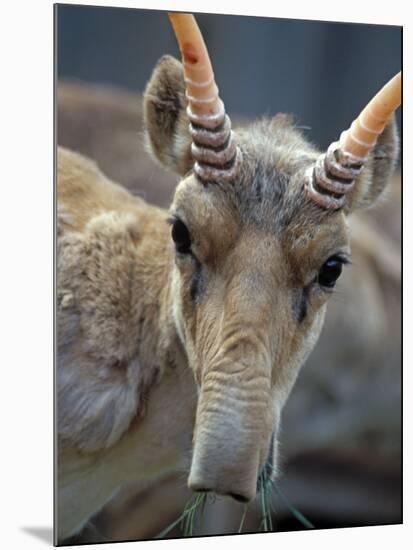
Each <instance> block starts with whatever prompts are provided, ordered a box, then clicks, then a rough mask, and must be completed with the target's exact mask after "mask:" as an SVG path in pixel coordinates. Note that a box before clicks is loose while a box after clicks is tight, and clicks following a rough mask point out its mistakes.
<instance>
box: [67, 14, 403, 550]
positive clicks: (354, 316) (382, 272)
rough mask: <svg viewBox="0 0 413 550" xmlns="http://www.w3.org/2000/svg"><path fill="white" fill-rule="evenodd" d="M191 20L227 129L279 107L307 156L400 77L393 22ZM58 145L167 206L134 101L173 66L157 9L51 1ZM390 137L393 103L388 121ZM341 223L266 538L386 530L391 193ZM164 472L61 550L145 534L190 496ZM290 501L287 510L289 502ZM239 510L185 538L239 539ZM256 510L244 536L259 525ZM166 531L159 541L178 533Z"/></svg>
mask: <svg viewBox="0 0 413 550" xmlns="http://www.w3.org/2000/svg"><path fill="white" fill-rule="evenodd" d="M197 20H198V22H199V25H200V27H201V30H202V32H203V35H204V38H205V41H206V43H207V45H208V49H209V52H210V55H211V58H212V62H213V65H214V72H215V75H216V79H217V82H218V84H219V87H220V92H221V96H222V98H223V99H224V101H225V103H226V106H227V110H228V111H229V113H230V114H231V117H232V119H233V123H234V126H235V127H236V125H237V121H238V122H239V123H240V122H245V121H246V120H248V119H251V118H256V117H261V116H264V115H273V114H275V113H276V112H279V111H282V112H289V113H293V114H294V115H295V119H296V122H297V125H299V126H302V127H303V131H304V132H305V134H306V135H307V137H308V138H309V139H310V140H311V141H313V142H314V143H316V144H317V145H318V146H319V147H320V148H325V147H327V146H328V144H329V143H330V142H331V141H333V140H335V139H336V138H337V137H338V136H339V133H340V132H341V131H342V130H343V129H345V128H346V127H347V126H348V125H349V123H350V122H351V121H352V119H353V118H354V116H355V115H357V114H358V112H359V111H360V108H361V107H363V106H364V104H365V103H366V101H368V100H369V99H370V98H371V97H372V95H373V94H374V93H375V92H376V91H377V90H378V89H379V88H380V87H381V86H382V85H383V84H384V83H385V82H386V81H387V80H388V79H389V78H390V77H391V76H393V75H394V74H395V73H396V72H398V71H399V70H400V68H401V64H402V59H401V32H402V29H401V27H390V26H380V25H355V24H349V23H345V24H344V23H322V22H313V21H296V20H281V19H269V18H264V17H254V18H252V17H242V16H223V15H219V16H215V15H206V14H200V15H198V16H197ZM56 49H57V57H56V60H57V74H56V76H57V141H58V144H59V145H64V146H66V147H69V148H72V149H74V150H77V151H80V152H82V153H83V154H85V155H87V156H89V157H91V158H93V159H95V160H96V161H97V162H98V164H99V165H100V167H101V169H102V170H103V171H104V172H105V173H106V174H107V175H108V176H109V177H111V178H112V179H114V180H115V181H118V182H119V183H121V184H123V185H124V186H125V187H127V188H128V189H129V190H130V191H131V192H132V193H134V194H136V195H140V196H143V197H144V198H145V199H147V200H148V201H150V202H154V203H156V204H159V205H161V206H165V207H166V206H168V204H169V202H170V200H171V197H172V195H173V190H174V186H175V184H176V177H175V176H173V175H171V174H168V173H166V172H165V171H163V170H162V169H161V168H160V167H158V166H157V165H156V164H155V163H154V162H153V161H152V160H151V159H150V158H149V156H148V155H147V154H146V153H145V151H144V150H143V146H142V108H141V94H142V91H143V89H144V87H145V84H146V82H147V81H148V79H149V77H150V74H151V71H152V69H153V67H154V65H155V64H156V62H157V61H158V59H159V58H160V57H161V56H162V55H163V54H166V53H169V54H172V55H174V56H175V57H179V56H178V48H177V45H176V41H175V37H174V36H173V34H172V30H171V28H170V25H169V22H168V19H167V16H166V13H164V12H159V11H150V10H130V9H126V8H100V7H86V6H69V5H67V6H65V5H58V6H57V7H56ZM397 116H398V122H399V128H400V123H401V120H400V116H401V115H400V109H399V112H398V115H397ZM389 187H390V189H389V191H388V193H387V196H386V198H385V199H384V200H382V201H381V203H380V205H379V206H378V207H376V208H375V209H373V210H372V211H369V212H364V213H362V214H360V215H358V214H357V215H354V216H353V217H352V220H351V230H352V235H353V241H352V248H353V265H352V266H351V267H349V269H346V270H345V273H344V275H343V276H342V277H341V279H340V284H339V287H338V291H337V292H336V293H335V295H334V296H333V298H332V300H331V302H330V306H329V310H328V314H327V319H326V324H325V328H324V330H323V333H322V336H321V339H320V342H319V343H318V345H317V347H316V349H315V351H314V352H313V354H312V355H311V357H310V359H309V360H308V362H307V364H306V365H305V367H304V368H303V370H302V372H301V374H300V376H299V379H298V382H297V384H296V386H295V388H294V389H293V392H292V395H291V397H290V399H289V401H288V403H287V405H286V407H285V412H284V417H283V422H282V431H281V435H280V445H281V459H282V475H281V477H280V480H279V489H280V490H281V491H282V494H283V495H284V497H280V495H277V494H275V493H274V496H273V506H274V510H275V512H274V514H273V526H274V530H275V531H284V530H293V529H305V528H306V526H305V522H304V523H303V521H302V520H300V518H299V517H297V510H299V511H300V512H302V513H303V514H305V516H306V517H307V518H308V519H309V520H310V521H311V523H312V524H314V526H315V527H316V528H328V527H348V526H361V525H376V524H389V523H400V522H401V521H402V510H401V498H402V479H401V327H400V320H401V281H400V279H401V277H400V260H401V258H400V256H401V250H400V238H401V183H400V173H399V171H397V172H396V174H395V176H394V178H393V180H392V183H391V185H390V186H389ZM185 482H186V480H185V476H184V475H183V474H182V473H181V474H179V475H171V476H169V477H168V478H167V479H164V480H162V481H160V482H159V483H158V484H157V485H156V486H153V487H150V488H148V489H147V490H146V491H145V493H142V492H141V493H139V494H138V493H137V492H136V489H135V488H134V487H133V486H132V487H125V489H124V490H122V491H121V492H120V493H119V494H118V496H117V497H115V498H114V499H113V500H112V501H111V502H110V503H108V505H107V506H106V507H105V508H104V509H103V510H102V512H100V513H99V514H98V515H97V516H96V517H95V518H93V519H92V521H91V522H90V523H89V525H88V526H87V527H86V529H85V530H84V532H83V533H81V534H79V535H78V536H77V537H75V538H74V539H73V540H71V541H68V542H70V543H79V542H99V541H108V540H133V539H148V538H152V537H154V536H156V535H157V534H158V533H159V532H161V531H162V529H163V528H164V527H166V526H167V525H168V524H169V523H171V522H173V520H174V519H176V518H177V517H178V516H179V514H180V513H181V512H182V510H183V508H184V506H185V504H186V502H187V500H188V499H189V498H190V497H191V494H190V493H189V491H188V490H187V489H186V486H185ZM292 507H293V508H292ZM243 510H244V509H243V506H241V505H240V504H237V503H233V502H231V501H228V500H227V499H221V498H217V499H215V501H214V502H209V503H207V506H206V510H205V513H204V516H203V520H202V522H199V524H198V525H197V529H196V533H197V534H221V533H222V534H223V533H233V532H238V529H239V525H240V520H241V517H242V514H243ZM260 521H261V511H260V506H259V503H258V502H257V503H254V504H253V505H251V506H250V507H249V509H248V513H247V516H246V518H245V522H244V525H243V531H244V532H257V531H258V530H260V528H261V526H260ZM181 534H182V531H181V530H180V528H179V526H177V527H176V528H175V529H173V530H172V531H171V532H170V533H169V535H168V536H180V535H181Z"/></svg>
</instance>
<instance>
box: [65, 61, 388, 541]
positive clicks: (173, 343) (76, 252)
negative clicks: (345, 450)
mask: <svg viewBox="0 0 413 550" xmlns="http://www.w3.org/2000/svg"><path fill="white" fill-rule="evenodd" d="M145 98H146V99H145V101H146V103H145V106H146V110H145V115H146V124H147V133H148V139H149V143H150V146H151V149H152V151H153V153H154V154H155V156H156V157H157V158H158V159H159V160H160V161H161V162H163V163H164V164H165V165H166V166H168V167H169V168H172V169H174V170H175V171H176V172H177V173H179V174H181V175H182V176H185V177H184V178H183V180H182V181H181V183H180V184H179V186H178V188H177V191H176V193H175V198H174V202H173V205H172V207H171V211H170V213H169V215H172V216H178V217H179V218H180V219H181V220H182V221H183V222H185V225H186V226H187V227H188V228H189V230H190V235H191V254H183V253H180V252H179V251H178V252H177V251H176V250H175V246H174V243H173V242H172V240H171V238H170V231H171V228H170V226H169V225H168V224H167V223H166V219H167V217H168V213H167V212H166V211H163V210H160V209H158V208H155V207H152V206H149V205H148V204H147V203H145V202H144V201H143V200H141V199H139V198H136V197H133V196H131V195H130V194H129V193H128V192H127V191H125V190H124V189H122V188H121V187H119V186H117V185H116V184H114V183H112V182H110V181H108V180H107V179H106V178H105V177H104V176H103V175H102V174H101V173H100V172H99V171H98V170H97V168H96V167H95V166H94V165H93V164H92V163H91V162H90V161H88V160H86V159H84V158H82V157H80V156H79V155H76V154H74V153H71V152H68V151H65V150H63V149H61V150H59V153H58V160H59V174H58V186H59V195H58V224H59V225H58V231H59V244H58V247H59V255H58V353H59V358H58V431H59V475H60V481H59V519H60V525H59V533H60V537H61V538H64V537H66V536H68V535H70V534H72V533H74V532H76V531H77V530H79V529H80V528H81V527H82V525H83V524H84V523H85V522H86V521H87V519H88V518H89V517H90V516H91V515H92V514H93V513H95V512H96V511H97V510H98V509H99V508H100V507H101V506H102V505H103V504H104V503H105V502H106V501H107V500H108V499H109V498H110V497H111V496H112V494H113V493H114V492H115V491H116V490H117V488H119V487H120V486H121V485H122V484H124V483H126V482H128V481H131V480H136V481H138V482H142V486H144V485H145V484H147V483H149V482H150V480H151V479H154V478H156V477H159V476H162V475H163V474H164V473H165V472H167V471H170V470H171V469H176V468H178V469H180V468H182V469H185V470H186V469H187V468H188V466H189V465H191V471H190V476H189V486H190V487H191V488H192V489H194V490H212V491H215V492H218V493H221V494H230V495H232V496H234V497H235V498H239V499H243V500H249V499H251V498H253V497H254V495H255V487H256V480H257V475H258V473H259V471H260V469H261V468H262V467H263V465H264V464H265V462H266V461H267V459H269V458H270V459H271V461H272V462H273V464H274V466H276V463H277V450H276V449H277V445H276V434H277V430H278V425H279V421H280V414H281V410H282V407H283V405H284V403H285V400H286V398H287V396H288V394H289V392H290V390H291V387H292V385H293V383H294V381H295V379H296V376H297V374H298V370H299V367H300V366H301V365H302V363H303V362H304V360H305V358H306V357H307V356H308V354H309V353H310V351H311V349H312V348H313V346H314V344H315V342H316V341H317V338H318V336H319V333H320V330H321V327H322V322H323V319H324V314H325V308H326V302H327V299H328V295H329V291H326V289H323V288H320V285H319V284H318V283H317V274H318V273H319V270H320V268H321V266H323V264H324V263H325V262H326V261H327V260H328V258H330V257H331V256H334V255H336V254H340V255H345V256H348V255H349V243H348V235H347V221H346V214H347V212H344V211H338V212H334V213H331V212H329V213H326V212H323V211H320V209H319V208H317V206H316V205H314V204H312V203H311V202H309V201H308V200H307V199H306V197H305V195H304V194H303V193H302V191H301V181H302V174H303V173H304V172H305V170H306V169H307V168H308V167H309V166H310V165H311V163H313V162H314V159H315V158H316V157H317V155H318V152H317V151H316V150H314V149H313V148H312V147H311V146H310V145H309V144H308V143H306V142H305V140H304V139H303V138H302V136H301V135H300V134H299V132H298V131H296V130H294V129H293V128H292V126H291V123H290V121H289V120H288V119H286V118H285V117H280V116H279V117H276V118H274V119H273V120H269V121H262V122H260V123H257V124H255V125H252V126H251V127H249V128H246V129H243V130H239V131H238V133H237V138H238V143H239V144H240V147H241V149H242V152H243V165H242V174H241V175H240V177H239V179H238V180H237V182H236V183H235V184H234V185H230V186H228V185H225V186H224V185H220V184H210V185H205V184H203V183H201V182H200V181H198V179H197V178H196V177H195V176H194V175H193V173H192V172H191V162H192V161H191V155H190V153H189V147H190V138H189V134H188V131H187V119H186V114H185V105H186V103H185V98H184V85H183V78H182V69H181V67H180V64H179V63H178V62H176V61H174V60H172V59H171V58H164V59H163V60H162V61H161V63H160V64H159V66H158V68H157V70H156V71H155V73H154V76H153V78H152V80H151V82H150V83H149V85H148V88H147V91H146V96H145ZM378 152H379V153H380V154H379V155H378V154H377V153H378ZM396 155H397V139H396V135H395V130H394V124H393V123H391V124H390V125H389V126H388V128H387V129H386V130H385V132H384V133H383V135H382V136H381V138H380V139H379V142H378V144H377V146H376V149H375V151H373V154H372V155H371V159H370V162H369V163H368V165H367V166H366V167H365V170H364V172H363V174H362V176H361V177H360V178H359V181H358V182H356V183H357V185H356V186H355V190H354V193H353V194H352V198H351V201H350V202H349V204H350V207H349V209H348V210H351V209H354V208H356V207H358V206H359V205H364V204H369V203H370V202H371V200H373V199H374V198H376V196H378V195H379V194H380V192H381V191H382V189H383V188H384V186H385V184H386V182H387V179H388V177H389V175H390V174H391V171H392V168H393V166H394V162H395V158H396ZM375 157H378V158H375ZM197 393H198V398H197ZM145 409H146V410H145ZM194 422H195V426H194ZM192 437H193V444H192V442H191V439H192ZM271 442H273V445H271ZM192 448H193V456H192V460H191V449H192ZM270 448H272V449H273V452H272V456H271V457H269V450H270Z"/></svg>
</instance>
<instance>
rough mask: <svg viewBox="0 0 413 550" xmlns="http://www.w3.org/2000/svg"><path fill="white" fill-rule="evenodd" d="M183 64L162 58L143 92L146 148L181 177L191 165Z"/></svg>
mask: <svg viewBox="0 0 413 550" xmlns="http://www.w3.org/2000/svg"><path fill="white" fill-rule="evenodd" d="M186 107H187V99H186V97H185V81H184V73H183V67H182V64H181V63H180V62H179V61H177V60H176V59H174V58H173V57H171V56H169V55H165V56H163V57H161V59H160V60H159V61H158V64H157V65H156V67H155V69H154V71H153V73H152V76H151V79H150V80H149V82H148V84H147V86H146V89H145V93H144V123H145V138H146V144H147V147H148V149H149V151H150V152H151V153H152V154H153V155H154V156H155V158H156V159H157V160H158V161H159V162H160V163H161V164H162V165H163V166H164V167H166V168H169V169H170V170H172V171H173V172H175V173H177V174H179V175H181V176H183V175H184V174H186V173H187V172H188V171H189V170H190V169H191V168H192V165H193V159H192V155H191V141H192V139H191V135H190V133H189V119H188V116H187V114H186Z"/></svg>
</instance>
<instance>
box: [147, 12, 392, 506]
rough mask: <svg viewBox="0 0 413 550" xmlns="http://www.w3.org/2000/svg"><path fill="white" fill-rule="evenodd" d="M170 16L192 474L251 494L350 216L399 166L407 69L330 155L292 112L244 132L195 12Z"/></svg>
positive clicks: (320, 315) (343, 252)
mask: <svg viewBox="0 0 413 550" xmlns="http://www.w3.org/2000/svg"><path fill="white" fill-rule="evenodd" d="M170 19H171V22H172V25H173V28H174V31H175V34H176V36H177V40H178V44H179V47H180V51H181V54H182V64H181V63H180V62H178V61H177V60H175V59H174V58H172V57H170V56H165V57H163V58H162V59H161V60H160V61H159V63H158V65H157V67H156V68H155V70H154V72H153V75H152V77H151V79H150V81H149V83H148V86H147V88H146V91H145V122H146V132H147V140H148V144H149V147H150V149H151V151H152V153H153V154H154V156H155V157H156V158H157V159H158V160H159V161H160V162H161V163H162V164H163V165H164V166H166V167H167V168H170V169H172V170H173V171H175V172H176V173H177V174H179V175H180V176H181V180H180V182H179V185H178V186H177V189H176V192H175V196H174V200H173V204H172V206H171V209H170V223H171V226H172V231H171V233H172V239H171V246H174V248H175V250H174V265H173V273H172V288H173V299H172V302H173V303H172V310H173V318H174V322H175V325H176V330H177V333H178V334H179V337H180V339H181V340H182V343H183V345H184V347H185V349H186V352H187V356H188V362H189V365H190V367H191V369H192V370H193V373H194V377H195V380H196V383H197V387H198V391H199V398H198V404H197V413H196V422H195V428H194V433H193V455H192V463H191V469H190V474H189V480H188V484H189V487H190V488H192V489H193V490H195V491H214V492H216V493H219V494H226V495H231V496H233V497H234V498H236V499H238V500H241V501H248V500H250V499H252V498H254V496H255V494H256V486H257V478H258V476H259V473H260V471H261V469H262V468H263V467H264V466H265V464H266V463H267V461H270V462H271V463H272V464H273V465H274V468H276V466H277V432H278V426H279V423H280V415H281V411H282V408H283V405H284V403H285V401H286V399H287V397H288V394H289V392H290V390H291V388H292V386H293V384H294V381H295V379H296V377H297V374H298V371H299V369H300V366H301V365H302V364H303V362H304V361H305V359H306V357H307V356H308V354H309V353H310V351H311V350H312V348H313V347H314V345H315V343H316V341H317V339H318V337H319V334H320V331H321V328H322V324H323V320H324V315H325V311H326V304H327V301H328V299H329V297H330V296H331V294H332V292H333V289H334V286H335V284H336V281H337V279H338V278H339V276H340V273H341V271H342V268H343V265H344V264H347V263H348V262H349V260H350V248H349V238H348V231H347V217H348V215H349V214H350V213H351V212H352V211H354V210H355V209H357V208H361V207H366V206H369V205H370V204H371V203H373V202H374V201H375V199H376V198H377V197H378V196H379V195H380V194H381V193H382V191H383V189H384V187H385V186H386V184H387V182H388V180H389V177H390V175H391V173H392V171H393V168H394V166H395V162H396V159H397V154H398V138H397V131H396V126H395V122H394V117H393V115H392V113H393V111H394V110H395V109H396V108H397V106H398V104H399V103H400V75H398V76H397V77H395V79H393V81H391V82H390V84H389V85H387V87H385V88H383V90H382V91H381V92H380V93H379V94H378V95H377V96H376V97H375V98H374V100H373V101H372V102H370V104H369V105H368V107H367V108H366V109H365V110H364V111H363V112H362V114H361V116H360V117H359V118H358V119H356V121H355V122H354V123H353V125H352V126H351V128H350V130H349V131H348V132H345V133H344V134H342V136H341V138H340V142H339V143H334V144H332V145H331V146H330V147H329V149H328V151H327V152H326V154H322V155H320V153H319V152H317V151H316V150H315V149H314V148H313V146H311V145H310V144H309V143H308V142H307V141H306V140H305V138H304V137H303V136H302V135H301V134H300V132H299V131H298V130H297V129H295V128H294V126H293V124H292V121H291V120H290V118H289V117H287V116H285V115H277V116H275V117H274V118H272V119H269V120H261V121H259V122H258V123H254V124H252V125H250V126H249V127H246V128H243V129H239V130H237V131H236V132H234V131H232V130H231V122H230V119H229V117H228V115H227V114H226V112H225V108H224V104H223V102H222V100H221V99H220V98H219V94H218V88H217V86H216V83H215V80H214V75H213V72H212V68H211V63H210V60H209V57H208V53H207V50H206V47H205V44H204V42H203V39H202V36H201V34H200V31H199V28H198V27H197V24H196V22H195V20H194V18H193V16H191V15H188V14H170ZM343 346H345V342H343ZM178 398H179V397H178Z"/></svg>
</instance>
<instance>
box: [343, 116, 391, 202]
mask: <svg viewBox="0 0 413 550" xmlns="http://www.w3.org/2000/svg"><path fill="white" fill-rule="evenodd" d="M398 154H399V137H398V132H397V125H396V120H395V116H394V115H393V117H392V118H391V119H390V121H389V123H388V124H387V126H386V127H385V129H384V130H383V132H382V134H381V135H380V136H379V138H378V140H377V143H376V145H375V146H374V148H373V150H372V151H371V152H370V155H369V158H368V160H367V162H366V164H365V166H364V168H363V171H362V173H361V174H360V176H359V178H357V180H356V182H355V185H354V188H353V190H352V191H351V192H350V193H349V194H348V195H347V207H346V211H347V212H348V213H349V212H352V211H354V210H357V209H359V208H368V207H369V206H371V205H372V204H373V203H374V202H375V201H376V200H377V199H378V198H379V197H380V195H381V194H382V193H383V191H384V189H385V187H386V186H387V184H388V183H389V181H390V178H391V176H392V174H393V171H394V168H395V166H396V162H397V158H398Z"/></svg>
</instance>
